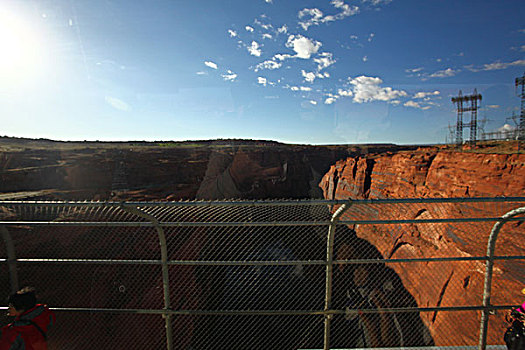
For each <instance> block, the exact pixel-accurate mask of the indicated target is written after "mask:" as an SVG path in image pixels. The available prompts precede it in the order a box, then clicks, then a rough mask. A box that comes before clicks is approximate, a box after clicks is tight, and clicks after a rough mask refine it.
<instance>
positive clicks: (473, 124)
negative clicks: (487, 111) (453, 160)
mask: <svg viewBox="0 0 525 350" xmlns="http://www.w3.org/2000/svg"><path fill="white" fill-rule="evenodd" d="M478 101H481V94H478V91H477V90H476V89H474V93H473V94H472V95H467V96H463V94H462V92H461V90H459V95H458V96H457V97H452V103H454V104H456V106H457V111H458V120H457V123H456V145H457V146H458V147H459V146H461V145H462V144H463V129H464V128H470V139H469V142H470V143H471V144H472V145H475V144H476V140H477V131H478V108H479V106H478ZM468 102H470V106H469V105H468ZM463 103H465V104H466V106H464V105H463ZM465 112H470V122H468V123H465V122H463V113H465Z"/></svg>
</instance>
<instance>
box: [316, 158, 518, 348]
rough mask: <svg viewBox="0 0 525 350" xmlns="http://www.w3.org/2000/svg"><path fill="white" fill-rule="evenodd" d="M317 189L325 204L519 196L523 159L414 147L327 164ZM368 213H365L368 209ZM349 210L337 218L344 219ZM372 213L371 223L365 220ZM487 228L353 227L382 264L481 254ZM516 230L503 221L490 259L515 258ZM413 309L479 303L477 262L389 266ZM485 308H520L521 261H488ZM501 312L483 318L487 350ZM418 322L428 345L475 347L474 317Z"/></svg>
mask: <svg viewBox="0 0 525 350" xmlns="http://www.w3.org/2000/svg"><path fill="white" fill-rule="evenodd" d="M320 187H321V188H322V190H323V193H324V197H325V198H326V199H348V198H352V199H366V198H369V199H374V198H432V197H444V198H447V197H499V196H506V197H513V196H514V197H516V196H524V195H525V155H516V154H481V153H474V152H469V153H461V152H451V151H439V150H438V149H436V148H427V149H419V150H417V151H412V152H398V153H388V154H380V155H375V156H372V155H369V156H365V157H349V158H347V159H346V160H341V161H339V162H337V163H336V164H335V165H333V166H332V167H331V168H330V170H329V171H328V173H326V174H325V176H324V177H323V179H322V181H321V183H320ZM523 205H524V203H523V202H522V203H511V204H495V203H491V204H488V203H487V204H483V203H479V204H474V203H471V204H468V203H467V204H459V203H458V204H439V203H438V204H432V203H427V204H405V205H397V206H395V205H389V206H383V207H379V206H378V207H376V209H377V210H378V211H381V210H383V212H379V213H376V214H372V217H369V219H388V218H390V219H415V218H419V219H434V218H465V217H499V216H501V215H502V214H504V213H505V212H506V211H508V210H510V209H514V208H516V207H518V206H523ZM371 212H373V211H372V210H371ZM356 213H357V210H356V212H354V213H352V210H350V211H349V213H348V215H347V216H346V217H345V218H343V219H348V220H351V219H352V216H353V215H354V216H355V215H357V214H356ZM374 215H376V216H377V217H373V216H374ZM493 224H494V222H485V223H448V224H437V223H432V224H405V225H359V226H357V227H356V231H357V234H358V236H359V237H360V238H363V239H365V240H367V241H369V242H370V243H372V244H373V245H374V246H375V247H377V249H378V250H379V251H380V252H381V254H382V255H383V256H384V257H385V258H391V259H403V258H431V257H473V256H485V254H486V246H487V239H488V236H489V234H490V230H491V228H492V226H493ZM524 234H525V229H524V226H523V225H521V222H510V223H507V224H506V226H505V228H504V229H503V230H502V233H501V234H500V238H499V240H498V246H497V249H496V255H523V252H524V251H525V243H524V240H523V237H524ZM390 267H392V268H393V269H394V270H395V271H396V272H397V273H398V275H399V276H400V277H401V280H402V282H403V284H404V285H405V287H406V288H407V290H408V291H409V292H410V293H411V294H412V295H413V296H414V298H415V299H416V301H417V303H418V305H419V306H420V307H438V306H442V307H447V306H473V305H480V304H481V302H482V293H483V283H484V271H485V264H484V262H483V261H465V262H432V263H412V264H408V263H395V264H390ZM494 271H495V277H494V284H493V296H492V302H493V303H494V304H521V302H522V301H523V299H524V298H525V296H524V295H522V294H521V290H522V288H523V284H524V283H525V266H524V264H523V262H496V264H495V269H494ZM503 314H504V312H503V311H500V312H497V314H496V315H495V316H492V317H491V322H490V328H489V344H502V335H503V333H504V329H505V328H504V327H505V322H504V319H503ZM421 318H422V319H423V321H424V323H425V324H426V325H427V327H428V328H429V330H430V332H431V335H432V336H433V338H434V341H435V343H436V345H461V344H464V345H475V344H477V341H478V336H479V333H478V329H479V313H478V312H474V311H464V312H463V311H462V312H428V313H422V314H421Z"/></svg>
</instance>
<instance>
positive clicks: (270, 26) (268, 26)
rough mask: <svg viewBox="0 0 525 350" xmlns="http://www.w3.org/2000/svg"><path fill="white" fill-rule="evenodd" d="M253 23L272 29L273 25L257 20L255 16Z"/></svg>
mask: <svg viewBox="0 0 525 350" xmlns="http://www.w3.org/2000/svg"><path fill="white" fill-rule="evenodd" d="M261 17H262V18H266V16H264V15H262V16H261ZM254 23H255V24H257V25H258V26H260V27H261V28H263V29H265V30H270V29H273V26H272V25H271V24H266V23H263V22H261V21H259V20H258V19H257V18H256V19H255V21H254Z"/></svg>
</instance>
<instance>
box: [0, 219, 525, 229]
mask: <svg viewBox="0 0 525 350" xmlns="http://www.w3.org/2000/svg"><path fill="white" fill-rule="evenodd" d="M499 220H501V218H497V217H489V218H450V219H413V220H345V221H340V222H338V223H337V224H338V225H356V224H358V225H385V224H433V223H457V222H494V221H499ZM524 220H525V217H515V218H510V219H508V220H506V221H524ZM329 224H330V221H280V222H279V221H273V222H160V223H159V226H162V227H239V226H242V227H254V226H255V227H266V226H328V225H329ZM0 225H5V226H90V227H153V224H152V223H150V222H136V221H133V222H126V221H0Z"/></svg>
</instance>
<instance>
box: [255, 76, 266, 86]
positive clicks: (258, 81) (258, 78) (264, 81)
mask: <svg viewBox="0 0 525 350" xmlns="http://www.w3.org/2000/svg"><path fill="white" fill-rule="evenodd" d="M257 83H259V84H261V85H262V86H266V84H268V80H267V79H266V78H263V77H257Z"/></svg>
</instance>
